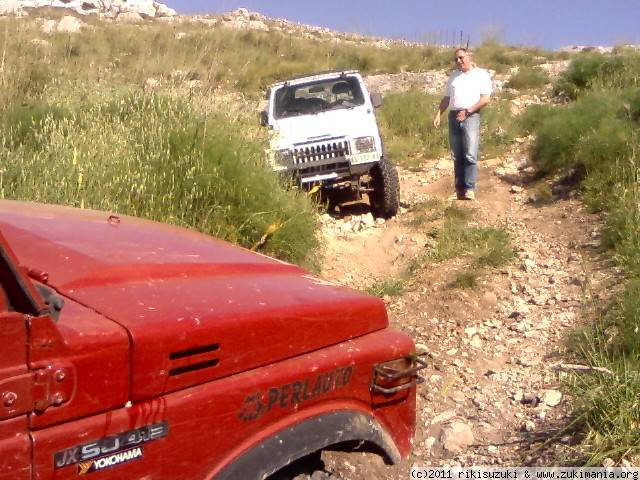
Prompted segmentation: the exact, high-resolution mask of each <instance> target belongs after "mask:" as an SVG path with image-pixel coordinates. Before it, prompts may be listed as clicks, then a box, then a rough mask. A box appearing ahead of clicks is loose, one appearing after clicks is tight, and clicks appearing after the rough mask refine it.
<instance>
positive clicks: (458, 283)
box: [447, 269, 481, 289]
mask: <svg viewBox="0 0 640 480" xmlns="http://www.w3.org/2000/svg"><path fill="white" fill-rule="evenodd" d="M480 275H481V273H480V272H479V271H478V270H475V269H472V270H463V271H462V272H458V273H457V274H456V277H455V278H454V279H453V280H452V281H451V282H449V284H447V288H452V289H456V288H462V289H466V288H469V289H470V288H476V287H477V286H478V278H479V277H480Z"/></svg>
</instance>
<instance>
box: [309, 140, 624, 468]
mask: <svg viewBox="0 0 640 480" xmlns="http://www.w3.org/2000/svg"><path fill="white" fill-rule="evenodd" d="M526 166H527V163H526V154H525V153H524V147H523V146H522V145H516V146H515V147H514V150H513V151H512V153H511V154H510V155H507V156H505V158H504V159H493V160H488V161H484V162H482V164H481V170H480V180H479V191H478V201H477V202H461V201H453V202H455V203H456V205H460V206H462V207H463V208H468V209H471V210H472V212H473V213H472V221H473V222H475V223H477V224H478V226H496V227H503V228H506V229H507V230H508V231H509V232H510V234H511V237H512V241H513V244H514V246H515V248H516V251H517V258H516V260H515V261H514V262H513V263H512V264H509V265H508V266H505V267H502V268H498V269H495V270H493V271H489V272H487V273H486V274H485V275H483V276H482V277H481V278H480V280H479V284H478V286H477V287H475V288H473V289H452V288H450V287H448V286H447V285H448V284H449V282H450V281H451V280H452V279H453V278H454V277H455V274H456V272H457V271H459V270H460V269H461V268H463V260H462V259H452V260H449V261H446V262H441V263H435V264H430V265H429V266H427V267H425V268H422V269H419V270H418V271H417V272H416V273H414V274H413V275H414V276H413V278H412V279H411V282H410V288H409V289H408V291H406V292H405V293H404V294H402V295H401V296H399V297H393V298H385V301H386V303H387V307H388V310H389V315H390V319H391V323H392V325H393V326H395V327H396V328H399V329H401V330H403V331H405V332H407V333H408V334H410V335H411V336H412V337H413V339H414V341H415V342H416V344H417V346H418V348H419V349H420V350H422V351H425V352H427V353H428V357H427V358H428V359H429V364H430V367H429V369H428V371H427V373H426V377H427V381H426V383H425V384H423V385H422V386H421V387H420V388H419V393H418V419H417V424H418V425H417V435H416V439H415V446H414V450H413V452H412V454H411V455H410V457H409V458H408V459H407V460H405V461H404V462H403V463H402V464H401V465H398V466H394V467H386V466H384V465H383V464H382V461H381V460H380V459H379V458H378V457H377V456H375V455H372V454H367V453H358V454H349V455H346V454H341V453H329V454H327V455H326V456H325V458H324V459H325V462H326V464H327V470H328V471H332V472H335V473H338V474H339V475H340V476H342V477H343V478H344V479H346V480H365V479H372V478H375V479H405V478H408V472H409V469H410V467H411V466H412V465H415V466H429V465H433V466H436V465H443V464H447V465H452V464H456V465H489V464H494V465H502V464H503V465H522V464H537V465H545V464H547V465H548V464H558V463H559V462H561V461H562V459H563V458H565V453H566V452H567V451H568V449H570V448H571V444H572V443H574V438H573V437H572V435H571V434H570V433H567V432H563V429H564V427H566V426H567V425H568V423H569V419H568V417H567V412H568V402H569V401H570V398H568V397H567V394H566V393H565V392H564V391H563V389H562V386H561V377H562V376H563V375H566V373H564V370H566V369H567V368H570V367H567V366H566V365H565V363H566V362H567V359H566V355H565V354H564V352H565V348H564V346H563V345H564V343H563V342H564V339H565V338H566V336H567V333H568V331H570V330H571V329H573V328H575V327H576V326H577V325H578V324H579V323H580V322H583V321H585V315H586V313H587V312H588V309H589V306H590V305H592V304H593V302H597V301H599V300H600V299H599V296H598V295H599V293H596V292H605V291H606V288H605V287H604V285H605V284H606V283H607V282H609V281H610V279H611V278H612V276H613V274H614V272H613V271H612V269H611V266H610V265H607V263H606V261H605V260H603V259H600V258H598V256H597V254H596V249H597V246H598V244H599V233H598V230H599V219H598V218H597V217H596V216H594V215H590V214H589V213H588V212H587V211H586V209H585V208H584V207H583V206H582V205H581V203H580V202H579V201H578V200H577V199H575V198H565V199H556V200H555V201H553V202H551V203H547V204H543V205H538V204H536V203H535V202H532V201H531V196H532V194H533V187H531V188H528V187H526V186H523V185H524V179H525V176H526V173H525V172H527V171H528V170H530V169H527V168H526ZM400 176H401V188H402V195H401V197H402V205H403V208H402V212H401V213H400V215H398V216H397V217H396V218H394V219H392V220H389V221H387V222H385V223H384V224H378V223H375V222H374V223H372V219H368V217H366V216H365V217H362V216H358V215H355V216H349V214H350V213H355V214H358V213H362V212H363V211H366V209H363V207H362V205H360V206H358V205H354V206H350V207H348V208H346V209H344V210H345V211H343V214H346V216H345V217H343V218H341V219H334V218H329V217H328V216H327V217H325V219H324V223H325V225H324V229H323V230H324V233H325V240H326V242H325V243H326V252H327V254H326V257H325V262H324V266H323V268H322V275H323V277H324V278H327V279H329V280H332V281H336V282H338V283H342V284H345V285H348V286H352V287H355V288H360V289H362V288H366V287H367V286H370V285H372V284H373V283H374V282H375V281H379V280H382V279H384V278H388V277H391V276H396V275H398V274H399V273H400V272H401V271H402V270H403V268H405V266H406V265H407V264H408V262H410V261H411V259H412V258H414V257H415V256H416V255H419V254H420V253H421V252H422V253H424V252H425V251H426V249H427V248H428V236H427V235H426V231H425V230H424V227H422V230H420V229H416V228H414V227H412V226H411V224H410V222H408V221H407V220H408V219H410V218H411V214H410V213H409V211H410V210H411V209H412V207H414V208H415V206H416V205H419V204H420V203H421V202H424V201H427V200H429V199H434V198H436V199H446V198H447V197H449V196H450V195H451V193H452V182H453V180H452V170H451V167H450V163H449V162H448V161H447V160H440V161H427V162H425V164H424V165H423V166H422V168H421V170H420V171H417V172H415V171H413V172H410V171H405V170H401V171H400ZM354 230H357V231H354Z"/></svg>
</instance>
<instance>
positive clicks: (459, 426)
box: [440, 420, 475, 454]
mask: <svg viewBox="0 0 640 480" xmlns="http://www.w3.org/2000/svg"><path fill="white" fill-rule="evenodd" d="M474 441H475V439H474V437H473V431H472V430H471V427H470V426H469V425H468V424H466V423H465V422H463V421H461V420H454V421H453V422H451V423H450V424H449V425H447V426H446V427H444V428H443V429H442V433H441V434H440V443H441V444H442V448H444V449H445V450H446V451H447V452H449V453H453V454H457V453H460V452H462V451H464V450H465V449H466V448H467V447H469V446H471V445H473V442H474Z"/></svg>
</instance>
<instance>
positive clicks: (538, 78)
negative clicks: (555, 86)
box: [506, 67, 549, 90]
mask: <svg viewBox="0 0 640 480" xmlns="http://www.w3.org/2000/svg"><path fill="white" fill-rule="evenodd" d="M547 82H549V75H548V74H547V73H546V72H544V71H542V70H540V69H539V68H531V67H523V68H520V69H519V70H518V72H517V73H516V74H514V75H512V76H511V78H510V79H509V82H508V83H507V85H506V86H507V87H509V88H515V89H516V90H530V89H532V88H540V87H543V86H544V85H545V84H546V83H547Z"/></svg>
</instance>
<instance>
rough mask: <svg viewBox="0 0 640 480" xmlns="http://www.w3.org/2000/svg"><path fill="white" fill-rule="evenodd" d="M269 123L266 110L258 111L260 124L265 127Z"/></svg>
mask: <svg viewBox="0 0 640 480" xmlns="http://www.w3.org/2000/svg"><path fill="white" fill-rule="evenodd" d="M268 124H269V114H268V113H267V111H266V110H262V111H261V112H260V125H262V126H263V127H266V126H267V125H268Z"/></svg>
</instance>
